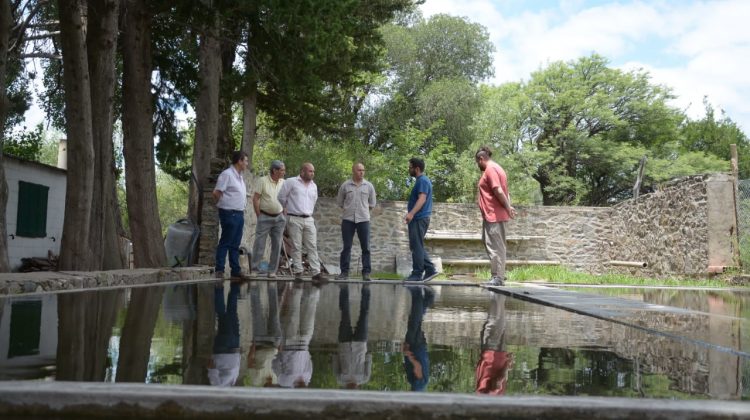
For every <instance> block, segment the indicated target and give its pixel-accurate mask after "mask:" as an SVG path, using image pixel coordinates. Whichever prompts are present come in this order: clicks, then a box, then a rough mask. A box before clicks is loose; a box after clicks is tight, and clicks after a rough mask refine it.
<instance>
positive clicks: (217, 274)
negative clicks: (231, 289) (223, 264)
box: [214, 271, 224, 280]
mask: <svg viewBox="0 0 750 420" xmlns="http://www.w3.org/2000/svg"><path fill="white" fill-rule="evenodd" d="M214 278H217V279H222V280H223V279H224V272H223V271H216V272H214Z"/></svg>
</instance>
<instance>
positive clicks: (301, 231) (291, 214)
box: [279, 162, 327, 281]
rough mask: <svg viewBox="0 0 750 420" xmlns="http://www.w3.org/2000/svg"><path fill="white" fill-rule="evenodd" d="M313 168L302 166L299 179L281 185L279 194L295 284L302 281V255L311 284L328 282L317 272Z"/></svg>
mask: <svg viewBox="0 0 750 420" xmlns="http://www.w3.org/2000/svg"><path fill="white" fill-rule="evenodd" d="M314 177H315V167H314V166H313V164H312V163H310V162H305V163H303V164H302V168H301V169H300V173H299V176H297V177H294V178H289V179H287V180H285V181H284V185H283V186H282V187H281V191H279V202H280V203H281V205H282V206H283V207H284V214H286V216H287V223H286V231H287V233H288V234H289V238H290V239H291V240H292V272H293V273H294V280H297V281H300V280H302V271H303V270H304V268H303V266H302V251H303V249H304V251H305V254H307V262H308V263H309V264H310V270H311V271H312V280H313V281H324V280H327V279H326V278H325V277H324V276H323V275H322V274H321V272H320V259H319V258H318V231H317V230H316V228H315V219H313V217H312V215H313V211H314V210H315V202H317V201H318V186H317V185H315V182H313V178H314Z"/></svg>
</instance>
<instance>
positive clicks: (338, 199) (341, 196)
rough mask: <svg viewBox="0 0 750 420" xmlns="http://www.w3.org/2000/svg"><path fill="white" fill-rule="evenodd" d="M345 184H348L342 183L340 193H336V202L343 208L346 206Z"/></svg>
mask: <svg viewBox="0 0 750 420" xmlns="http://www.w3.org/2000/svg"><path fill="white" fill-rule="evenodd" d="M344 185H346V183H343V184H341V186H340V187H339V193H338V194H336V204H337V205H338V206H339V207H340V208H342V209H343V208H344V196H345V195H346V194H345V193H344Z"/></svg>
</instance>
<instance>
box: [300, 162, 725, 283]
mask: <svg viewBox="0 0 750 420" xmlns="http://www.w3.org/2000/svg"><path fill="white" fill-rule="evenodd" d="M731 185H732V179H731V177H729V176H727V175H724V174H713V175H701V176H692V177H686V178H681V179H678V180H676V181H674V182H672V183H669V184H667V185H665V186H664V187H663V188H662V189H660V190H659V191H657V192H654V193H651V194H646V195H643V196H641V197H639V198H638V199H635V200H628V201H625V202H623V203H620V204H618V205H616V206H614V207H555V206H549V207H545V206H533V207H518V216H517V217H516V218H515V219H514V220H512V221H510V222H509V223H508V224H507V236H509V237H517V238H518V237H520V238H519V239H516V240H512V241H509V243H508V259H509V260H521V261H523V260H531V261H547V262H554V261H559V262H560V263H561V264H562V265H564V266H566V267H569V268H572V269H575V270H580V271H586V272H591V273H604V272H610V271H614V272H623V273H625V272H627V273H631V274H640V275H652V276H665V275H671V274H690V275H693V274H705V273H706V272H707V271H708V270H709V265H717V266H731V265H733V260H732V256H733V255H734V253H735V252H734V251H735V250H734V248H733V247H734V246H735V244H736V241H735V240H734V238H735V237H736V222H735V219H734V212H733V211H731V210H732V209H733V205H734V197H733V196H732V188H731ZM711 209H713V211H711ZM727 209H729V210H730V211H727ZM405 213H406V203H404V202H394V201H383V202H380V203H379V204H378V208H376V209H375V210H374V212H373V217H372V221H371V232H372V234H371V235H372V238H371V248H372V263H373V270H374V271H376V272H377V271H384V272H393V271H395V260H396V257H397V255H399V254H408V252H409V244H408V239H407V230H406V226H405V225H404V224H403V221H402V218H403V216H404V214H405ZM340 214H341V211H340V210H339V209H338V208H337V207H336V205H335V202H334V200H333V199H329V198H320V199H319V200H318V205H317V207H316V213H315V218H316V223H317V225H318V243H319V251H320V255H321V258H323V260H324V262H327V263H329V264H335V265H338V255H339V252H340V251H341V233H340V232H341V230H340V227H339V224H340ZM481 225H482V219H481V216H480V213H479V211H478V209H477V206H476V205H475V204H473V203H468V204H455V203H434V205H433V215H432V218H431V225H430V230H439V231H449V232H475V233H477V234H478V233H480V232H481ZM528 237H531V238H528ZM426 246H427V249H428V251H429V252H430V254H431V255H434V256H440V257H442V258H443V259H455V258H466V259H486V258H487V257H486V253H485V251H484V247H483V245H482V243H481V241H479V240H477V239H466V240H456V239H428V240H427V241H426ZM359 256H360V253H359V243H358V242H357V240H356V238H355V244H354V247H353V250H352V271H355V269H356V268H357V267H358V265H357V264H358V262H359ZM611 261H630V262H645V263H647V267H646V268H636V267H625V266H616V265H612V264H610V262H611ZM709 262H710V264H709ZM461 271H473V268H470V267H458V266H457V267H454V272H461Z"/></svg>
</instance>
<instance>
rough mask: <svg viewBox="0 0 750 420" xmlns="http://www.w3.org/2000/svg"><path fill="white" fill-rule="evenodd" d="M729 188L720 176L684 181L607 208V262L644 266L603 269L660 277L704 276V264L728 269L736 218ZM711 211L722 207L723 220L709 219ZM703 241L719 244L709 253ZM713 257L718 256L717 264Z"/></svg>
mask: <svg viewBox="0 0 750 420" xmlns="http://www.w3.org/2000/svg"><path fill="white" fill-rule="evenodd" d="M727 185H729V186H730V188H726V187H727ZM731 185H732V179H731V177H729V176H727V175H725V174H712V175H698V176H691V177H685V178H681V179H679V180H676V181H674V182H672V183H670V184H667V185H665V186H664V187H663V188H662V189H660V190H659V191H656V192H653V193H651V194H646V195H643V196H641V197H638V198H637V199H634V200H628V201H625V202H622V203H620V204H618V205H616V206H614V207H612V218H611V223H610V232H609V239H608V247H607V248H608V250H607V254H608V255H607V256H608V259H609V260H625V261H643V262H646V263H647V264H648V267H646V268H643V269H637V271H636V269H634V268H627V267H617V266H612V267H606V268H609V269H611V270H612V271H619V272H630V273H638V274H643V275H654V276H664V275H669V274H688V275H698V274H705V273H707V272H708V267H709V260H716V261H718V262H717V264H722V265H724V266H731V265H733V262H732V260H731V255H732V254H733V250H732V249H731V248H732V246H734V244H735V243H736V242H735V241H733V240H731V238H732V237H733V236H736V220H735V217H734V214H735V213H734V197H733V195H732V188H731ZM711 208H720V209H723V210H722V213H723V216H721V217H717V216H713V217H712V216H711V215H710V212H709V209H711ZM715 213H716V212H714V214H715ZM716 238H719V239H721V241H716V240H714V239H716ZM709 243H713V244H721V246H717V245H714V248H713V249H712V250H709ZM716 255H718V256H724V258H723V259H720V260H717V259H716V258H714V257H713V256H716Z"/></svg>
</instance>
